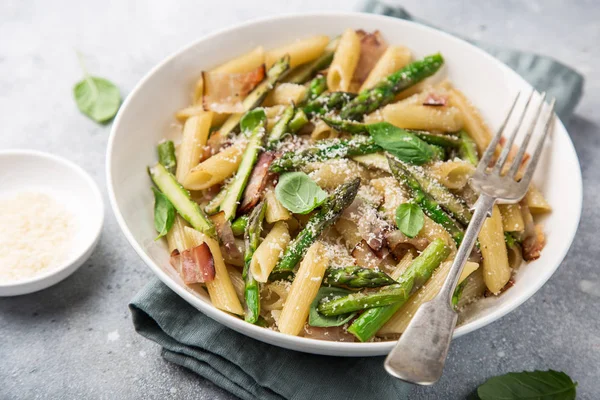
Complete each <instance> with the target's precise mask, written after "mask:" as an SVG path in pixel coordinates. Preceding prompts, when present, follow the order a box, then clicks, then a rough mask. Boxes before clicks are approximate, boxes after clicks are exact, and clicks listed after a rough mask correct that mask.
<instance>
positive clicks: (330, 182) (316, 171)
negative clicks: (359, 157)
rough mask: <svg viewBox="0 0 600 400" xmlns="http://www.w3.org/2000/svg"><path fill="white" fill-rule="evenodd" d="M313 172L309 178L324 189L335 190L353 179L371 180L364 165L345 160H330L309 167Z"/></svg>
mask: <svg viewBox="0 0 600 400" xmlns="http://www.w3.org/2000/svg"><path fill="white" fill-rule="evenodd" d="M307 168H308V169H310V170H311V171H312V172H311V173H310V174H309V176H310V177H311V178H312V180H314V181H315V182H316V183H317V184H318V185H319V186H320V187H321V188H323V189H335V188H337V187H338V186H340V185H341V184H343V183H345V182H348V181H350V180H351V179H353V178H357V177H360V178H361V180H363V181H365V180H367V179H369V174H368V173H367V170H366V168H365V167H363V166H362V165H360V164H358V163H357V162H354V161H352V160H348V159H345V158H340V159H334V160H329V161H327V162H324V163H312V164H310V165H308V166H307Z"/></svg>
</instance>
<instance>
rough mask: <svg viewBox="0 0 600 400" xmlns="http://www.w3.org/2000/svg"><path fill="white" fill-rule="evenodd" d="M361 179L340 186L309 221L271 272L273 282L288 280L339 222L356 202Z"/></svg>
mask: <svg viewBox="0 0 600 400" xmlns="http://www.w3.org/2000/svg"><path fill="white" fill-rule="evenodd" d="M359 186H360V178H356V179H354V180H352V181H350V182H346V183H344V184H343V185H340V186H339V187H338V188H337V189H336V190H335V191H334V192H333V193H332V194H331V195H330V196H329V197H328V198H327V200H325V202H324V203H323V205H322V206H321V208H320V209H319V211H318V212H317V213H316V214H314V215H313V216H312V217H311V218H310V219H309V220H308V223H307V224H306V226H305V227H304V229H302V231H301V232H300V233H299V234H298V236H296V238H295V239H294V240H293V241H292V242H291V243H290V244H289V246H288V247H287V248H286V249H285V252H284V253H283V256H282V257H281V258H280V259H279V262H278V263H277V265H276V266H275V268H274V269H273V272H271V276H270V277H269V279H270V280H271V281H275V280H279V279H287V278H289V277H290V276H291V275H293V273H294V268H295V267H296V265H297V264H298V262H299V261H300V259H301V258H302V257H304V255H305V254H306V252H307V251H308V248H309V247H310V246H311V245H312V244H313V243H314V242H315V240H317V238H318V237H319V235H320V234H321V232H323V230H325V228H327V227H328V226H330V225H332V224H333V223H335V221H337V219H338V218H339V216H340V215H341V214H342V212H343V211H344V210H345V209H346V207H348V206H349V205H350V203H352V202H353V201H354V198H355V197H356V193H358V187H359Z"/></svg>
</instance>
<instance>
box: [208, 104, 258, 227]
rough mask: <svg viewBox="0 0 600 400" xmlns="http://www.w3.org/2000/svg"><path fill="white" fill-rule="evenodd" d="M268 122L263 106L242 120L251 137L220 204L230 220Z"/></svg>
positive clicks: (243, 127) (246, 181)
mask: <svg viewBox="0 0 600 400" xmlns="http://www.w3.org/2000/svg"><path fill="white" fill-rule="evenodd" d="M266 122H267V116H266V114H265V111H264V110H263V109H262V108H258V109H255V110H252V111H248V112H247V113H246V114H245V115H244V116H243V117H242V120H241V121H240V126H241V127H242V132H243V133H244V134H245V135H246V136H248V137H249V139H248V145H247V146H246V150H244V154H243V155H242V162H241V163H240V165H239V167H238V170H237V172H236V174H235V177H234V178H233V182H232V183H231V185H230V186H229V187H228V189H227V194H226V195H225V197H224V198H223V201H222V202H221V204H220V206H219V210H221V211H223V212H224V213H225V218H226V219H228V220H230V219H232V218H234V217H235V212H236V210H237V207H238V203H239V201H240V198H241V197H242V194H243V193H244V189H245V188H246V184H247V183H248V179H249V178H250V174H251V173H252V168H253V167H254V164H255V163H256V159H257V158H258V153H259V152H260V149H261V147H262V142H263V137H264V135H265V125H266Z"/></svg>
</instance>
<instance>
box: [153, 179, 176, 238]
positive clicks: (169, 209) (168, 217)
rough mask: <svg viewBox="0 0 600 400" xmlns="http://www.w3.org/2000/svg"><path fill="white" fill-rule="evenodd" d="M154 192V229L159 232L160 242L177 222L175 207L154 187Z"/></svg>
mask: <svg viewBox="0 0 600 400" xmlns="http://www.w3.org/2000/svg"><path fill="white" fill-rule="evenodd" d="M152 191H153V192H154V228H156V230H157V231H158V236H157V237H156V239H154V240H158V239H160V238H161V237H163V236H165V235H166V234H167V233H168V232H169V230H170V229H171V227H172V226H173V222H175V207H174V206H173V204H172V203H171V202H170V201H169V199H168V198H167V196H165V195H164V194H163V193H162V192H161V191H160V190H158V189H157V188H155V187H152Z"/></svg>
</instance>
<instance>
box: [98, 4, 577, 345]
mask: <svg viewBox="0 0 600 400" xmlns="http://www.w3.org/2000/svg"><path fill="white" fill-rule="evenodd" d="M346 28H353V29H359V28H360V29H364V30H366V31H374V30H379V31H380V32H381V33H382V34H383V37H384V38H385V39H386V40H387V41H388V42H389V43H391V44H398V45H404V46H406V47H408V48H409V49H411V50H412V51H413V54H414V56H415V58H416V59H418V58H421V57H423V56H425V55H428V54H432V53H435V52H438V51H440V52H441V53H442V54H443V56H444V58H445V59H446V63H445V64H446V65H445V67H444V71H443V73H444V74H446V76H447V77H448V78H449V79H450V81H451V82H452V83H453V84H454V85H455V86H456V87H457V88H459V89H460V90H462V91H463V92H464V93H465V94H466V95H467V97H468V98H469V99H470V100H471V101H472V102H473V103H474V104H475V105H476V106H477V107H478V108H479V109H480V110H481V112H482V114H483V117H484V119H485V120H486V121H487V122H488V124H489V125H490V126H491V128H492V129H494V130H495V129H497V128H498V127H499V126H500V123H501V121H502V119H503V118H504V116H505V115H506V112H507V107H508V104H509V103H510V102H511V101H512V100H513V99H514V96H515V94H516V93H517V92H518V91H521V92H522V93H529V91H530V90H532V87H531V86H530V85H529V84H528V83H527V82H525V81H524V80H523V78H521V77H520V76H518V75H517V74H516V73H515V72H514V71H512V70H511V69H509V68H508V67H507V66H506V65H504V64H502V63H501V62H500V61H498V60H497V59H495V58H493V57H492V56H490V55H489V54H487V53H485V52H484V51H483V50H481V49H478V48H476V47H474V46H473V45H471V44H469V43H467V42H465V41H462V40H460V39H458V38H456V37H453V36H451V35H449V34H447V33H444V32H440V31H438V30H435V29H433V28H429V27H426V26H423V25H419V24H416V23H414V22H410V21H403V20H399V19H396V18H391V17H384V16H380V15H373V14H360V13H339V12H335V13H312V14H298V15H287V16H273V17H268V18H265V19H261V20H258V21H251V22H246V23H244V24H241V25H238V26H235V27H233V28H227V29H224V30H222V31H220V32H216V33H213V34H211V35H209V36H205V37H203V38H201V39H199V40H197V41H195V42H194V43H192V44H191V45H189V46H187V47H185V48H183V49H181V50H180V51H178V52H177V53H175V54H174V55H172V56H171V57H168V58H167V59H165V60H163V61H162V62H161V63H159V64H158V65H157V66H156V67H155V68H153V69H152V70H151V71H150V72H149V73H148V74H147V75H146V76H145V77H144V78H143V79H142V80H141V81H140V82H139V83H138V85H137V86H136V87H135V89H134V90H133V91H132V92H131V93H130V95H129V96H127V100H126V101H125V102H124V103H123V106H122V107H121V109H120V111H119V114H118V116H117V118H116V119H115V122H114V124H113V128H112V132H111V136H110V139H109V142H108V149H107V160H106V168H107V171H106V172H107V173H106V175H107V180H108V195H109V198H110V201H111V205H112V208H113V210H114V212H115V215H116V218H117V221H118V222H119V225H120V227H121V229H122V230H123V232H124V233H125V236H126V237H127V239H128V240H129V243H131V245H132V246H133V248H134V249H135V250H136V251H137V253H138V254H139V255H140V256H141V257H142V259H143V260H144V262H145V263H146V264H148V266H149V267H150V269H152V271H153V272H154V273H155V274H156V275H157V276H158V277H159V278H160V279H161V280H162V281H163V282H164V283H165V284H166V285H168V286H169V287H170V288H171V289H173V290H174V291H175V292H176V293H177V294H179V295H180V296H181V297H182V298H183V299H185V300H186V301H187V302H189V303H190V304H191V305H193V306H194V307H196V308H197V309H199V310H200V311H202V312H203V313H205V314H206V315H208V316H209V317H211V318H213V319H215V320H216V321H219V322H220V323H222V324H224V325H226V326H228V327H230V328H232V329H235V330H236V331H238V332H241V333H243V334H245V335H247V336H250V337H252V338H255V339H258V340H261V341H263V342H267V343H271V344H274V345H277V346H281V347H285V348H288V349H293V350H298V351H304V352H308V353H316V354H326V355H336V356H376V355H384V354H387V353H388V352H389V351H390V350H391V349H392V347H393V346H394V342H391V341H390V342H377V343H339V342H328V341H322V340H315V339H308V338H303V337H296V336H289V335H284V334H282V333H279V332H275V331H272V330H269V329H264V328H261V327H258V326H256V325H252V324H249V323H247V322H244V321H243V320H242V319H239V318H237V317H234V316H232V315H230V314H227V313H226V312H223V311H220V310H218V309H216V308H215V307H213V306H212V304H211V303H210V299H209V298H208V296H207V295H206V294H205V293H201V292H200V291H195V290H193V289H192V288H190V287H189V286H186V285H185V284H184V283H183V281H182V280H181V278H180V277H179V276H178V275H177V274H176V273H175V271H174V269H173V268H172V267H171V266H170V265H169V252H168V251H167V248H166V246H165V244H164V243H163V242H162V241H155V240H154V238H155V237H156V231H155V230H154V225H153V218H152V207H153V197H152V191H151V190H150V186H151V182H150V179H149V178H148V174H147V172H146V167H147V166H148V165H152V164H154V163H156V161H157V160H156V144H157V143H158V141H159V140H161V139H162V138H164V136H165V134H166V133H167V132H168V131H169V127H170V126H171V125H172V123H173V114H174V113H175V112H176V111H177V110H179V109H181V108H183V107H186V106H187V105H189V101H190V96H189V94H190V90H191V88H192V87H193V85H194V83H195V82H196V80H197V79H198V76H199V74H200V71H201V70H202V69H206V68H212V67H214V66H216V65H218V64H220V63H222V62H225V61H227V60H230V59H232V58H233V57H235V56H239V55H240V54H243V53H244V52H247V51H249V50H250V49H252V48H254V47H255V46H258V45H263V46H264V47H265V48H267V49H269V48H274V47H276V46H280V45H283V44H286V43H289V42H292V41H294V40H296V39H298V38H304V37H307V36H310V35H314V34H327V35H330V36H335V35H339V34H340V32H343V31H344V30H345V29H346ZM534 180H535V182H536V184H538V187H539V188H540V189H541V190H542V192H543V193H544V195H545V196H546V198H547V199H548V201H549V203H550V204H551V205H552V207H553V212H552V213H550V214H549V215H547V216H546V217H544V218H543V219H542V222H543V223H544V230H545V232H546V233H547V245H546V248H545V249H544V251H543V252H542V256H541V257H540V258H539V259H538V260H536V261H534V262H531V263H529V264H528V265H524V266H523V267H522V268H521V269H520V271H519V273H518V276H517V277H516V282H515V285H514V287H512V288H511V289H510V290H508V291H506V293H504V294H502V296H499V297H498V298H493V299H492V298H490V299H488V300H486V301H482V302H480V307H479V308H478V309H477V310H475V311H474V312H473V314H470V315H469V318H468V320H467V321H465V322H464V323H463V324H462V325H460V326H459V327H458V328H457V329H456V331H455V332H454V335H455V337H458V336H461V335H464V334H466V333H468V332H472V331H474V330H476V329H479V328H481V327H483V326H485V325H487V324H489V323H491V322H493V321H495V320H497V319H498V318H500V317H502V316H504V315H506V314H508V313H509V312H511V311H512V310H514V309H515V308H516V307H518V306H519V305H521V304H522V303H523V302H525V300H527V299H528V298H530V297H531V296H532V295H533V294H534V293H535V292H537V291H538V290H539V289H540V288H541V287H542V285H543V284H544V283H545V282H546V281H547V280H548V279H549V278H550V276H552V274H553V273H554V271H556V269H557V268H558V266H559V265H560V263H561V261H562V260H563V258H564V257H565V254H566V253H567V250H568V249H569V246H570V245H571V242H572V241H573V238H574V236H575V232H576V231H577V225H578V223H579V217H580V213H581V205H582V198H583V196H582V181H581V171H580V167H579V161H578V159H577V154H576V153H575V149H574V147H573V143H572V142H571V140H570V138H569V135H568V133H567V131H566V130H565V127H564V126H563V124H562V123H561V122H560V121H558V120H557V121H556V123H555V124H554V129H553V132H552V134H551V140H549V142H548V143H547V145H546V150H545V152H544V157H543V158H542V160H540V166H539V167H538V169H537V171H536V174H535V176H534ZM497 329H502V327H501V326H499V325H498V326H497Z"/></svg>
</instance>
